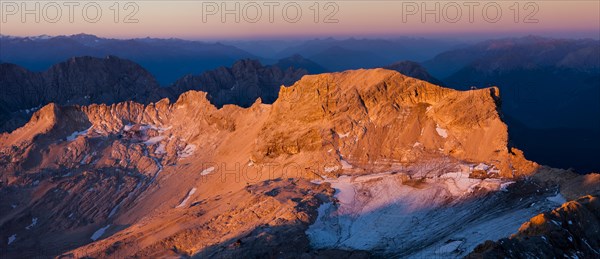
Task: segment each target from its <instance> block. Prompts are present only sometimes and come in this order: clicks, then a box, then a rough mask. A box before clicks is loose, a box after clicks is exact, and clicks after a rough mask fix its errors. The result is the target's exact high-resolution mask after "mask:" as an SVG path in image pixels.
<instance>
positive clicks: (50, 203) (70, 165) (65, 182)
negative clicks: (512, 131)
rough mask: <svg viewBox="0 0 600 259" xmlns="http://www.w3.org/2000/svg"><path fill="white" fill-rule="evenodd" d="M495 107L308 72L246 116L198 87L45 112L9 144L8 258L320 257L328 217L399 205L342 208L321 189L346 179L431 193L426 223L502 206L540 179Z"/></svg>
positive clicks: (413, 87) (0, 148)
mask: <svg viewBox="0 0 600 259" xmlns="http://www.w3.org/2000/svg"><path fill="white" fill-rule="evenodd" d="M498 96H499V93H498V90H497V89H496V88H488V89H480V90H473V91H464V92H461V91H455V90H451V89H446V88H442V87H439V86H436V85H432V84H429V83H427V82H424V81H420V80H417V79H414V78H410V77H407V76H404V75H401V74H399V73H397V72H394V71H390V70H384V69H374V70H356V71H347V72H343V73H332V74H321V75H314V76H304V77H303V78H302V79H301V80H300V81H298V82H297V83H295V84H294V85H292V86H290V87H282V88H281V89H280V92H279V98H278V99H277V100H276V101H275V102H274V103H273V104H272V105H268V104H263V103H262V102H261V101H260V100H259V101H256V102H254V103H253V104H252V105H251V106H250V107H248V108H241V107H239V106H233V105H224V106H223V107H222V108H219V109H217V107H215V106H214V105H212V104H211V102H210V101H209V100H208V96H207V94H206V93H204V92H197V91H189V92H186V93H184V94H182V95H181V96H179V98H178V99H177V101H176V102H173V103H172V102H170V101H169V99H162V100H160V101H158V102H156V103H150V104H147V105H144V104H140V103H135V102H131V101H129V102H121V103H116V104H111V105H106V104H92V105H87V106H60V105H55V104H49V105H47V106H45V107H42V108H41V109H40V110H38V111H37V112H35V113H34V115H33V119H32V120H31V121H30V122H29V123H28V124H27V125H25V126H24V127H22V128H19V129H17V130H15V131H14V132H12V133H4V134H1V135H0V139H1V140H2V141H0V161H1V162H0V166H1V170H0V180H1V182H0V183H1V185H0V186H1V187H0V195H2V197H5V199H2V201H0V209H2V211H8V213H6V214H3V215H1V216H0V229H1V230H2V231H0V233H2V235H1V237H2V238H3V239H4V240H7V241H8V242H3V243H2V246H0V248H1V249H5V250H4V251H7V253H8V254H9V255H22V253H20V252H19V251H30V252H29V253H30V255H31V256H35V255H47V254H48V251H53V252H51V253H50V254H51V255H60V254H71V253H72V254H73V255H75V256H77V257H79V256H85V255H89V256H94V257H106V256H111V255H118V256H134V255H139V256H159V257H160V256H192V255H206V254H208V255H215V256H217V255H232V254H236V253H237V254H239V255H241V256H268V255H269V253H270V252H268V251H274V252H275V254H278V253H279V252H286V253H290V254H295V255H298V256H302V255H305V254H307V255H313V256H316V255H317V254H315V253H316V251H314V250H311V249H312V248H311V247H312V246H310V245H309V241H308V236H307V235H306V234H305V231H307V229H308V228H309V225H311V224H313V223H314V222H316V221H317V218H318V217H317V216H318V215H320V213H322V211H321V205H323V204H326V203H327V204H331V203H336V202H338V201H340V200H342V201H345V200H347V198H348V197H352V199H351V200H355V201H353V204H355V203H356V202H359V203H360V204H371V203H370V201H371V200H372V199H374V198H377V197H388V196H386V195H370V193H371V191H372V192H373V193H377V190H378V189H377V188H375V189H372V190H366V189H364V190H363V189H361V190H362V191H361V192H360V195H357V196H345V198H344V197H339V195H345V192H344V191H343V190H342V192H341V193H342V194H339V193H336V192H334V191H333V189H332V188H331V185H330V184H329V183H326V182H322V183H321V184H317V182H315V180H316V181H323V179H336V178H337V177H338V176H340V175H351V176H366V177H367V178H369V177H370V175H377V173H382V174H384V175H385V177H392V178H393V179H395V180H394V183H395V184H400V185H401V186H402V187H401V188H398V190H412V189H415V190H417V189H418V190H421V191H422V192H424V193H429V191H431V193H430V194H431V195H432V198H431V199H433V200H434V201H435V203H432V202H424V203H423V206H424V207H422V208H420V209H422V210H423V211H426V210H431V211H437V210H438V209H439V208H444V207H446V206H449V207H450V208H454V207H453V206H458V205H460V204H462V202H466V201H472V203H469V204H477V201H482V202H483V201H486V202H487V203H486V204H487V206H488V207H489V208H494V207H498V206H499V205H500V204H502V202H504V201H505V200H503V199H489V200H488V199H487V198H485V197H487V196H486V195H487V194H489V193H502V192H500V190H501V189H502V188H505V185H506V184H510V182H508V180H516V179H518V178H519V177H520V176H524V175H529V174H531V173H532V172H533V171H534V170H535V169H536V167H537V165H536V164H535V163H532V162H529V161H527V160H525V159H524V158H523V157H522V154H520V152H518V150H516V149H512V150H511V149H510V148H509V147H508V144H507V143H508V134H507V130H506V126H505V125H504V123H503V122H502V121H501V119H500V115H499V114H498V112H497V103H498V98H499V97H498ZM346 177H348V176H346ZM382 177H383V176H382ZM385 177H384V178H385ZM376 178H377V177H376ZM340 179H342V177H340ZM343 179H345V178H343ZM369 179H370V178H369ZM377 179H378V178H377ZM385 179H388V178H385ZM374 181H376V180H373V179H371V181H369V182H374ZM386 181H387V180H386ZM417 192H418V191H417ZM408 193H412V192H408ZM402 195H406V193H402V194H400V196H390V197H403V196H402ZM411 197H412V196H411ZM423 197H426V198H427V197H429V196H423ZM413 198H414V197H413ZM484 198H485V199H484ZM427 199H429V198H427ZM542 199H543V198H542ZM518 201H519V199H511V202H518ZM385 202H388V201H385ZM393 204H395V203H393ZM328 206H329V205H328ZM369 206H370V205H369ZM411 206H412V205H411ZM419 206H420V205H419ZM371 207H372V206H371ZM371 207H369V208H371ZM340 208H342V209H343V208H345V207H344V206H342V207H340ZM352 208H355V207H352ZM373 208H374V209H375V210H379V209H382V208H380V207H373ZM486 208H487V207H486ZM534 208H535V210H534V211H536V212H537V209H538V208H537V207H534ZM464 211H470V210H466V209H465V210H464ZM369 213H370V212H369ZM402 213H409V212H406V211H405V212H402ZM363 214H368V212H366V211H365V212H357V214H356V217H359V216H360V215H363ZM407 215H409V214H407ZM410 215H412V214H410ZM34 219H35V220H34ZM461 220H469V217H459V218H457V222H456V224H459V225H460V224H463V223H465V222H466V221H465V222H462V221H461ZM33 222H35V223H33ZM402 222H404V221H402ZM29 225H33V226H29ZM453 226H454V225H448V226H443V228H444V229H445V230H444V231H441V232H440V233H447V232H448V231H449V230H450V228H451V227H453ZM425 237H427V236H425ZM435 238H436V240H441V241H444V238H446V236H435ZM11 240H12V241H11ZM281 240H290V242H289V244H287V243H286V244H284V243H282V242H280V241H281ZM311 242H312V241H311ZM322 249H324V250H325V251H323V252H324V253H328V254H331V255H339V256H344V255H347V254H344V252H343V251H339V250H337V249H338V247H325V248H322ZM369 249H371V248H369ZM393 249H395V250H386V251H397V249H400V248H399V247H393ZM307 250H308V251H307ZM374 251H375V250H374ZM377 251H380V250H377ZM271 255H273V254H271ZM360 255H366V254H363V253H360Z"/></svg>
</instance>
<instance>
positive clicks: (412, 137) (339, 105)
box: [255, 69, 536, 178]
mask: <svg viewBox="0 0 600 259" xmlns="http://www.w3.org/2000/svg"><path fill="white" fill-rule="evenodd" d="M499 94H500V93H499V92H498V89H497V88H487V89H481V90H475V91H466V92H460V91H455V90H452V89H447V88H442V87H439V86H436V85H433V84H430V83H427V82H425V81H421V80H417V79H414V78H410V77H407V76H404V75H402V74H399V73H397V72H393V71H390V70H384V69H374V70H355V71H347V72H342V73H332V74H322V75H311V76H305V77H304V78H303V79H302V80H300V81H298V82H297V83H296V84H294V85H293V86H292V87H289V88H285V87H284V88H282V89H281V92H280V98H279V99H278V100H277V101H276V102H275V103H274V104H273V108H272V111H271V115H270V117H269V120H268V121H267V122H266V123H265V127H266V129H265V130H264V131H263V134H261V135H260V141H259V143H261V144H260V145H259V146H258V147H257V150H256V151H257V152H256V154H255V155H256V157H257V158H259V157H265V158H276V157H280V156H290V155H295V154H298V153H301V154H302V155H308V154H311V152H314V153H316V157H315V158H314V159H317V161H321V160H325V161H324V162H333V163H337V164H339V163H340V161H341V160H346V161H348V162H349V163H350V164H353V165H356V166H360V167H363V168H365V169H367V170H368V171H372V170H376V169H378V170H382V169H383V168H386V169H389V168H390V167H391V166H393V165H401V164H404V165H406V164H411V163H415V162H417V161H418V160H421V159H423V156H433V157H435V156H450V157H453V158H456V159H460V160H464V161H469V162H471V163H479V162H484V161H485V162H486V163H490V165H491V166H492V167H495V168H496V170H498V174H499V176H502V177H507V178H512V177H516V176H520V175H527V174H529V173H531V172H533V171H534V170H535V168H536V165H535V164H534V163H531V162H528V161H526V160H525V159H524V158H523V156H522V153H521V152H520V151H518V150H517V149H515V148H509V146H508V133H507V128H506V125H505V124H504V123H503V122H502V120H501V119H500V114H499V113H498V110H497V109H498V106H497V105H498V104H497V103H498V101H499ZM282 122H285V125H286V127H280V125H281V123H282ZM325 150H331V151H330V152H329V153H328V154H323V151H325ZM376 161H377V162H378V164H377V165H375V164H376V163H375V162H376ZM383 161H386V162H383ZM378 167H379V168H378ZM340 168H341V167H340Z"/></svg>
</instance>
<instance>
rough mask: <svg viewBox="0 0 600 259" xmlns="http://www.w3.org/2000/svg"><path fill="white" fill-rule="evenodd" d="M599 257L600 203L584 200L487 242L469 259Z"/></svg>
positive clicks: (568, 203)
mask: <svg viewBox="0 0 600 259" xmlns="http://www.w3.org/2000/svg"><path fill="white" fill-rule="evenodd" d="M598 255H600V200H599V199H598V196H584V197H581V198H579V199H577V200H574V201H570V202H567V203H565V204H563V205H562V206H561V207H560V208H557V209H555V210H553V211H551V212H547V213H543V214H539V215H537V216H535V217H533V218H532V219H531V220H530V221H529V222H526V223H524V224H523V225H522V226H521V228H520V229H519V232H518V233H516V234H514V235H512V236H511V237H510V238H504V239H500V240H498V241H496V242H494V241H486V242H485V243H483V244H481V245H479V246H478V247H477V248H475V250H474V251H473V252H472V253H471V254H470V255H469V256H468V257H467V258H522V257H524V256H525V257H535V258H558V257H576V258H597V257H598Z"/></svg>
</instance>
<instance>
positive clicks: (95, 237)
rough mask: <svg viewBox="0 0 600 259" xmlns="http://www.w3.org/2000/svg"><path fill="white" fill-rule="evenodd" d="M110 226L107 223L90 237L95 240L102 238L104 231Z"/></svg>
mask: <svg viewBox="0 0 600 259" xmlns="http://www.w3.org/2000/svg"><path fill="white" fill-rule="evenodd" d="M109 227H110V224H108V225H106V226H105V227H103V228H100V229H98V230H96V232H94V234H92V236H91V237H90V239H92V240H93V241H96V240H98V238H100V237H101V236H102V235H104V232H105V231H106V230H107V229H108V228H109Z"/></svg>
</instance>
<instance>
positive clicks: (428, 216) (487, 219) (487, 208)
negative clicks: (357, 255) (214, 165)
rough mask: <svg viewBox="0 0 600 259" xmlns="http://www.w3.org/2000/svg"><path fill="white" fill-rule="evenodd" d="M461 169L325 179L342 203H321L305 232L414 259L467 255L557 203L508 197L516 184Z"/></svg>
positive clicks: (337, 244)
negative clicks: (509, 189) (472, 177)
mask: <svg viewBox="0 0 600 259" xmlns="http://www.w3.org/2000/svg"><path fill="white" fill-rule="evenodd" d="M460 168H466V169H463V170H458V171H456V172H452V171H450V172H446V173H444V172H437V173H434V174H429V175H420V176H419V175H412V176H409V175H407V174H403V173H378V174H372V175H365V176H357V177H353V176H347V175H344V176H340V177H339V178H337V179H326V180H324V181H321V182H329V183H330V184H331V185H332V187H333V188H335V189H336V193H335V198H336V199H337V201H336V202H333V203H326V204H323V205H322V206H321V207H319V209H318V214H319V216H318V218H317V220H316V221H315V223H314V224H313V225H311V226H310V227H309V229H308V230H307V231H306V234H307V235H308V237H309V239H310V241H311V245H312V246H314V247H315V248H317V249H320V248H338V249H360V250H371V251H378V252H379V253H381V254H387V253H394V254H396V255H399V256H402V257H409V258H430V257H440V256H452V257H461V256H465V255H466V254H468V253H469V252H470V251H472V250H473V248H475V246H477V245H478V244H481V243H482V241H485V240H497V239H500V238H503V237H507V236H509V235H511V234H513V233H515V232H516V231H517V230H518V228H519V227H520V225H521V224H522V223H523V222H525V221H527V220H528V219H529V218H531V217H533V216H535V215H537V214H538V213H540V212H541V211H544V210H547V209H549V208H550V209H551V208H554V207H555V206H556V203H554V202H553V201H550V200H546V199H545V198H543V197H539V196H537V197H536V196H532V197H524V198H523V199H520V200H519V199H515V198H510V197H511V196H510V195H509V193H507V191H506V190H507V187H508V186H509V185H510V184H512V183H513V182H510V181H504V180H500V179H484V180H481V179H471V178H469V173H468V170H469V169H468V166H463V167H460ZM317 183H319V182H317ZM532 201H535V202H536V205H535V206H530V204H531V203H532Z"/></svg>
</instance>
